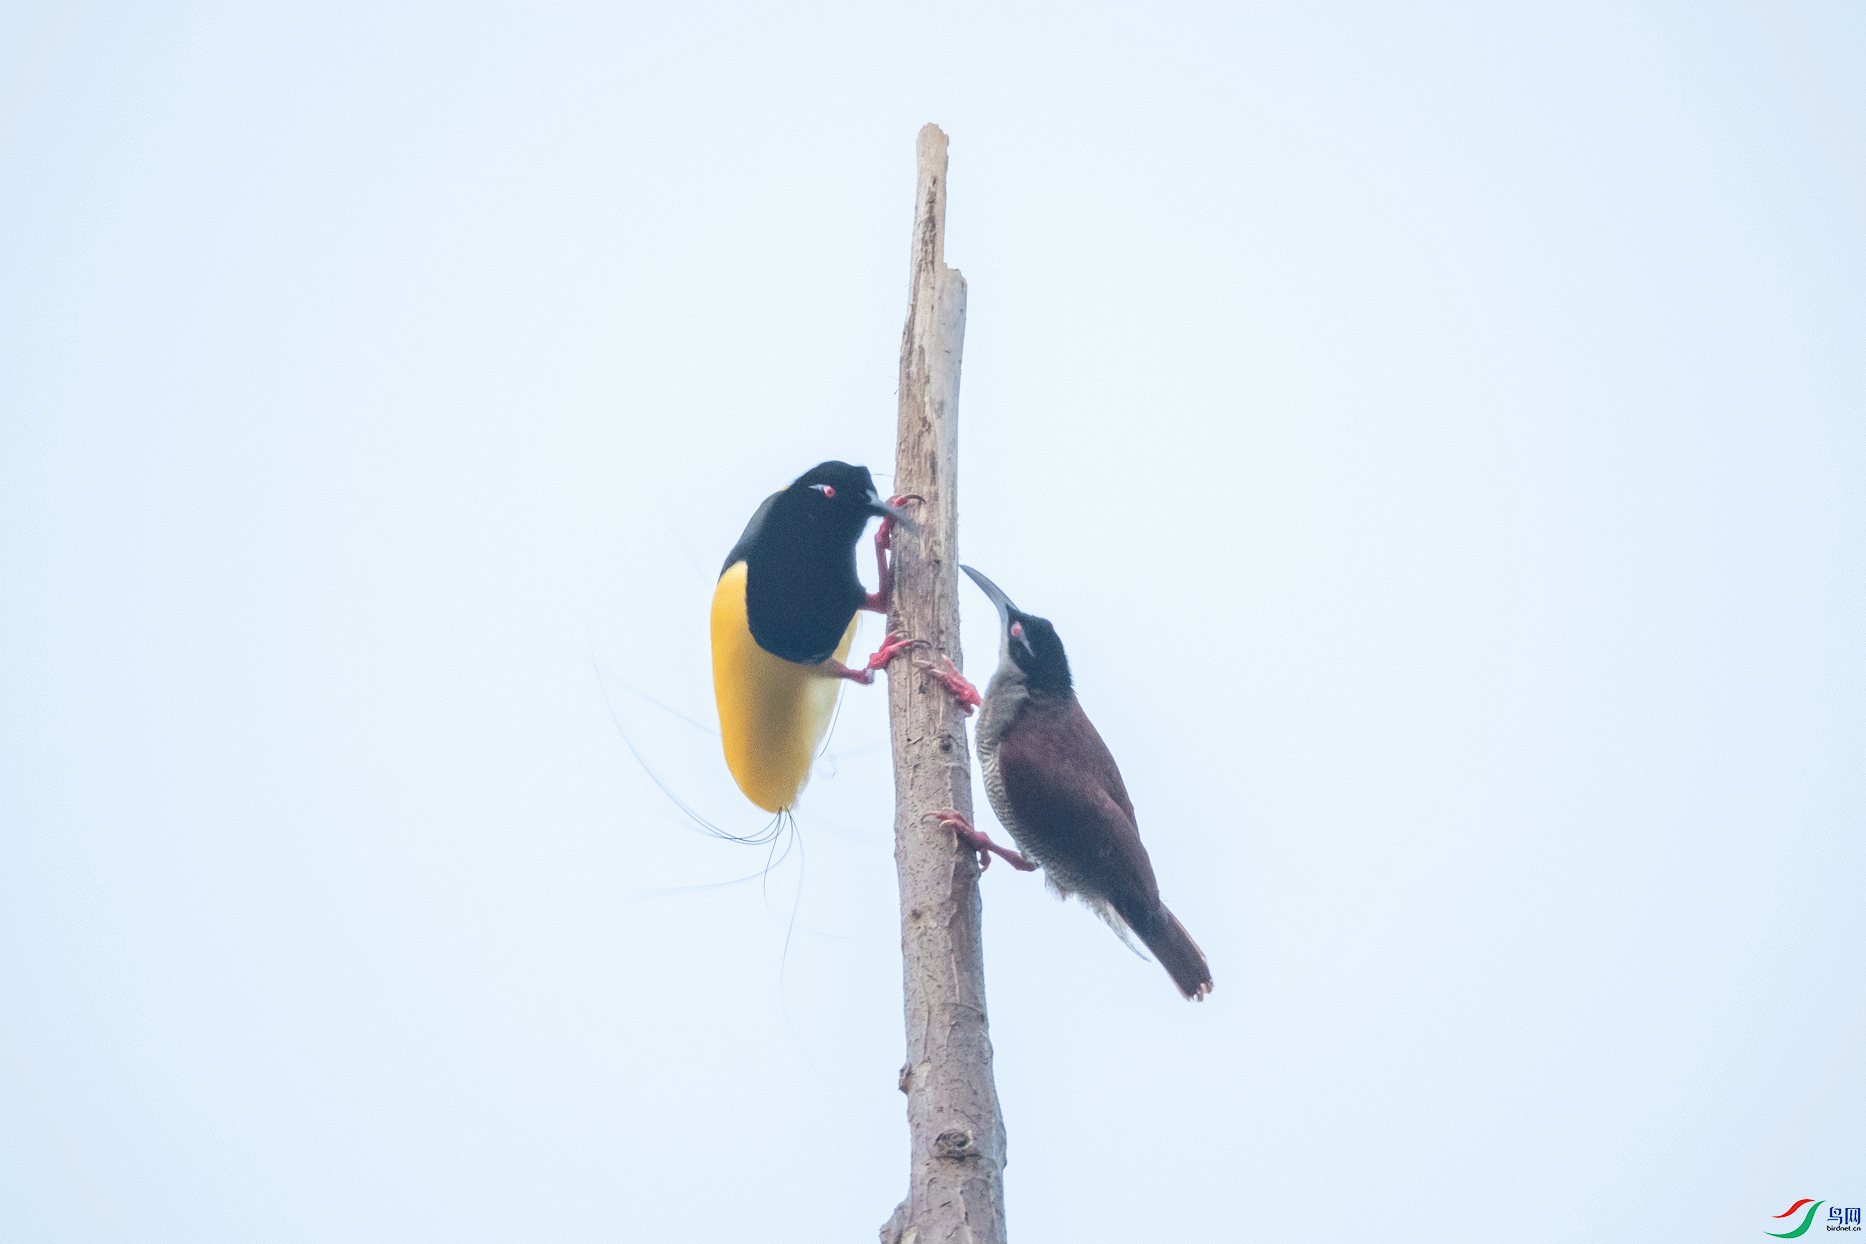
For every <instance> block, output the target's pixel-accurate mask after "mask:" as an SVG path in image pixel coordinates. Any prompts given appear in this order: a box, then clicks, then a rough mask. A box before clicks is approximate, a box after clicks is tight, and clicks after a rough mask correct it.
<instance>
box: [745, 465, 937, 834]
mask: <svg viewBox="0 0 1866 1244" xmlns="http://www.w3.org/2000/svg"><path fill="white" fill-rule="evenodd" d="M904 500H906V498H898V497H897V498H894V499H893V500H892V501H883V500H882V499H881V497H880V495H879V494H878V493H876V491H875V481H874V478H873V477H872V476H870V475H869V473H868V468H867V467H859V466H850V465H849V464H848V463H846V462H824V463H821V464H819V465H817V466H814V467H812V468H810V469H809V470H808V471H806V472H804V473H803V474H802V475H801V476H799V477H798V478H797V480H796V482H794V483H793V484H791V486H790V487H788V488H786V489H784V490H783V491H782V492H776V493H773V494H772V495H771V496H769V497H767V498H766V499H765V503H764V504H763V505H761V506H759V507H758V511H757V513H755V514H753V515H752V521H751V522H750V523H747V524H746V526H745V534H744V535H742V536H740V537H739V542H738V543H737V544H735V545H733V546H732V551H731V552H730V553H728V554H726V564H725V565H724V567H722V568H721V570H720V573H719V583H718V586H717V587H715V588H714V589H713V618H712V629H713V694H714V697H715V698H716V699H717V700H718V703H719V733H720V736H721V738H722V739H723V740H724V743H725V748H726V766H727V767H728V768H729V769H731V770H732V777H733V780H734V781H736V782H737V783H738V784H739V789H740V790H742V791H744V792H745V797H746V798H748V799H750V800H751V801H752V802H753V803H755V804H757V805H758V806H759V807H761V808H763V809H764V810H765V811H767V812H781V811H783V810H785V809H786V808H790V807H792V806H794V805H795V804H796V802H797V796H798V794H799V793H800V792H801V791H802V790H803V786H804V782H805V781H806V780H808V778H809V776H810V765H811V763H812V762H813V761H814V760H815V759H816V750H817V748H818V747H819V746H820V745H821V744H822V742H823V735H824V734H825V733H826V732H827V731H828V730H829V722H830V718H831V717H832V716H833V715H834V713H835V708H836V697H837V696H838V695H840V694H841V692H842V684H843V683H844V682H845V681H847V682H858V683H862V684H864V685H866V684H868V683H872V682H873V681H874V680H875V674H874V671H876V670H878V669H881V668H882V667H883V666H885V665H886V664H887V663H888V661H889V660H890V659H891V658H893V656H894V655H895V654H896V653H898V652H900V651H902V650H903V649H905V648H907V647H909V646H911V645H910V644H909V642H908V641H907V640H905V639H902V638H901V637H899V636H895V635H890V636H888V639H887V642H885V643H883V644H882V645H881V648H880V650H879V651H877V652H876V653H875V654H874V656H872V657H870V658H869V659H868V664H867V665H866V666H864V667H862V668H861V669H850V668H849V667H848V666H846V665H844V664H843V661H844V659H846V658H847V657H848V655H849V645H850V644H851V643H853V642H854V640H855V625H856V614H857V612H858V611H860V610H863V609H869V610H873V611H875V612H877V613H886V612H887V598H888V586H889V583H888V580H889V573H888V546H889V541H890V539H891V538H892V527H893V525H894V524H895V523H899V524H901V525H902V526H904V527H906V528H908V530H910V531H911V530H914V524H913V522H912V520H911V519H909V518H908V517H907V515H906V514H904V513H903V512H902V511H901V509H900V508H899V506H900V503H901V502H902V501H904ZM875 517H879V518H880V519H881V520H882V524H881V530H880V531H879V532H877V533H876V535H875V560H876V562H877V564H878V567H879V572H880V576H881V583H880V589H879V590H878V591H876V592H875V593H874V594H873V595H870V594H869V593H868V592H867V591H866V590H865V589H864V588H863V587H862V581H861V579H859V578H857V577H856V573H855V546H856V543H857V541H859V540H860V539H861V537H862V530H863V528H864V527H866V526H867V525H868V520H869V519H871V518H875Z"/></svg>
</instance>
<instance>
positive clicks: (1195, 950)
mask: <svg viewBox="0 0 1866 1244" xmlns="http://www.w3.org/2000/svg"><path fill="white" fill-rule="evenodd" d="M1160 915H1161V916H1162V917H1163V919H1160V920H1157V921H1154V922H1153V927H1151V928H1149V929H1146V930H1145V931H1142V930H1140V929H1135V930H1134V931H1135V932H1136V933H1139V934H1140V940H1141V941H1143V942H1145V943H1147V949H1148V950H1151V951H1152V952H1153V957H1154V958H1156V959H1158V960H1159V961H1160V966H1161V967H1163V968H1165V969H1166V973H1167V975H1168V976H1171V977H1172V978H1173V984H1175V985H1177V986H1179V992H1180V993H1183V994H1185V995H1186V997H1187V998H1188V999H1190V1000H1191V1001H1193V1002H1202V1001H1204V1000H1205V995H1206V994H1208V993H1210V992H1211V991H1212V970H1211V969H1210V968H1208V967H1206V966H1205V955H1204V953H1203V952H1201V951H1200V950H1199V944H1198V943H1197V942H1195V941H1193V940H1192V935H1191V934H1190V933H1188V932H1186V926H1185V925H1183V924H1181V923H1179V917H1178V916H1175V915H1174V914H1173V913H1172V912H1170V911H1168V910H1166V908H1165V907H1164V906H1162V907H1161V908H1160Z"/></svg>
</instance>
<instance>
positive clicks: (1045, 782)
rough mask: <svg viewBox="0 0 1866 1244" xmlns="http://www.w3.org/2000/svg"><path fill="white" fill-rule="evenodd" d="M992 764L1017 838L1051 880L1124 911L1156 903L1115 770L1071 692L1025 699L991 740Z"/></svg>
mask: <svg viewBox="0 0 1866 1244" xmlns="http://www.w3.org/2000/svg"><path fill="white" fill-rule="evenodd" d="M998 765H999V767H1000V770H1001V772H1002V774H1003V777H1004V791H1005V797H1006V798H1007V799H1008V800H1009V802H1010V804H1011V810H1012V812H1014V813H1015V814H1016V817H1017V830H1018V837H1019V840H1020V841H1022V840H1023V839H1024V838H1025V837H1026V836H1028V838H1029V849H1031V850H1033V851H1034V853H1035V854H1036V855H1037V856H1038V857H1039V858H1040V859H1041V860H1042V861H1043V866H1044V868H1045V869H1046V870H1047V871H1048V872H1049V873H1050V875H1051V876H1052V877H1053V878H1054V879H1055V880H1056V881H1057V882H1058V883H1059V884H1061V885H1062V886H1063V887H1064V888H1065V889H1071V890H1083V891H1086V892H1087V893H1089V894H1092V895H1096V896H1099V897H1101V898H1105V899H1107V900H1108V901H1109V902H1110V903H1112V904H1113V905H1114V907H1115V909H1116V910H1118V911H1120V912H1122V914H1123V916H1124V917H1125V916H1126V915H1127V912H1129V911H1130V910H1131V911H1134V912H1135V913H1136V914H1139V913H1142V912H1152V911H1153V910H1154V909H1155V908H1157V907H1158V906H1159V903H1160V887H1159V883H1158V882H1156V881H1155V880H1154V876H1153V863H1152V861H1150V860H1149V859H1148V858H1147V848H1145V847H1143V846H1141V845H1140V830H1139V828H1138V826H1137V824H1136V822H1135V819H1134V805H1133V803H1132V802H1131V801H1130V800H1129V799H1128V797H1127V785H1126V784H1125V783H1124V782H1122V781H1121V770H1120V769H1119V768H1117V767H1116V766H1115V763H1114V757H1113V756H1112V755H1110V754H1109V752H1108V745H1107V744H1106V743H1104V742H1102V741H1101V735H1100V734H1099V733H1097V732H1096V730H1095V726H1094V724H1093V723H1091V722H1090V721H1089V719H1088V714H1086V713H1084V712H1083V711H1082V705H1081V704H1080V702H1078V701H1077V700H1076V698H1075V697H1074V696H1073V695H1072V696H1070V697H1069V702H1068V703H1067V704H1066V705H1058V704H1054V703H1050V704H1045V703H1042V702H1041V701H1040V700H1038V699H1037V698H1036V697H1033V698H1032V701H1031V702H1029V703H1027V704H1026V706H1025V708H1024V711H1023V713H1022V714H1020V715H1019V717H1018V721H1017V724H1016V726H1015V728H1013V729H1010V730H1007V731H1006V732H1005V735H1004V740H1003V742H1001V743H1000V744H999V745H998ZM1130 919H1131V917H1130Z"/></svg>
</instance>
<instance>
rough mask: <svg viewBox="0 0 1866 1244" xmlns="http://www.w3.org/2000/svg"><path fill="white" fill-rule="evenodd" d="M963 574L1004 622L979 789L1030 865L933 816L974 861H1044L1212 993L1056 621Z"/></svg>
mask: <svg viewBox="0 0 1866 1244" xmlns="http://www.w3.org/2000/svg"><path fill="white" fill-rule="evenodd" d="M960 569H961V570H963V571H965V572H966V573H967V574H968V575H971V576H972V581H973V582H975V583H977V584H978V586H979V587H980V588H982V589H983V590H984V592H985V595H987V596H989V597H990V598H991V601H992V603H993V604H994V605H996V606H997V607H998V619H999V622H1000V624H1001V627H1000V640H1001V644H1000V648H999V652H998V670H997V673H995V674H993V675H992V676H991V683H990V685H989V686H987V687H986V689H985V697H984V701H983V703H984V711H983V713H982V714H981V715H980V716H979V719H978V760H979V765H980V766H981V767H982V768H983V769H984V771H985V792H986V794H988V795H989V796H990V797H991V809H992V811H994V812H996V813H997V814H998V820H999V821H1001V822H1003V824H1004V827H1005V828H1006V829H1008V830H1010V831H1011V837H1012V838H1013V839H1015V840H1016V842H1017V845H1018V846H1019V847H1020V848H1021V849H1022V850H1023V852H1024V853H1025V854H1026V855H1028V856H1029V857H1030V860H1035V861H1036V864H1032V863H1030V861H1029V860H1026V859H1025V858H1024V857H1023V856H1020V855H1019V854H1018V853H1017V852H1015V851H1006V850H1005V849H1004V848H1002V847H1000V846H998V845H997V844H996V843H994V842H992V841H991V840H990V839H989V838H987V837H985V835H983V834H981V833H979V832H978V831H977V830H975V829H973V828H972V826H971V825H969V824H967V823H966V821H965V819H964V818H963V817H961V816H960V815H959V814H958V813H956V812H944V813H940V814H939V819H940V821H941V822H942V823H944V824H946V825H948V826H949V827H950V828H952V829H953V831H954V832H955V833H957V834H958V835H959V836H960V838H961V839H962V840H963V841H964V842H966V843H967V845H969V846H971V847H972V848H973V849H974V850H976V851H977V852H978V853H979V861H980V867H981V868H982V867H983V866H984V865H985V864H986V863H989V862H990V859H991V856H990V855H989V854H987V852H996V853H997V854H999V855H1002V856H1003V857H1004V858H1005V859H1007V860H1009V861H1010V862H1011V863H1012V864H1013V865H1015V866H1016V867H1019V868H1025V869H1028V868H1034V867H1036V866H1037V865H1042V867H1043V874H1044V879H1045V880H1046V881H1047V882H1048V883H1049V886H1050V888H1051V889H1052V890H1054V891H1055V892H1056V893H1057V895H1058V896H1059V897H1061V896H1067V895H1069V894H1074V895H1076V896H1078V897H1079V898H1081V900H1082V901H1083V902H1084V903H1085V904H1087V905H1088V907H1089V909H1090V910H1092V911H1094V912H1095V914H1096V915H1098V916H1100V917H1101V918H1102V919H1103V920H1106V921H1107V922H1108V924H1109V926H1110V927H1111V928H1113V929H1114V931H1115V933H1116V935H1117V936H1119V937H1120V938H1121V940H1122V941H1124V942H1127V943H1128V945H1130V946H1132V945H1133V941H1132V939H1131V938H1130V937H1129V934H1130V932H1131V933H1132V935H1133V936H1134V937H1138V938H1139V939H1140V940H1141V941H1142V942H1143V943H1145V944H1146V947H1147V949H1149V950H1151V951H1152V952H1153V953H1154V956H1155V957H1156V958H1158V959H1159V961H1160V966H1162V967H1164V968H1165V969H1166V971H1167V974H1168V975H1169V976H1171V977H1172V978H1173V983H1174V984H1175V985H1177V986H1179V991H1180V992H1181V993H1183V994H1184V995H1185V996H1186V997H1188V998H1190V999H1193V1000H1194V1001H1198V1000H1202V999H1203V998H1204V997H1205V995H1206V994H1208V993H1210V992H1211V991H1212V973H1211V969H1210V968H1208V967H1207V966H1206V964H1205V956H1204V954H1203V953H1201V952H1200V950H1199V948H1198V946H1197V944H1195V943H1194V942H1193V940H1192V938H1191V936H1190V935H1189V934H1187V932H1186V929H1185V926H1184V925H1182V924H1180V923H1179V920H1178V919H1177V918H1176V917H1175V916H1174V915H1173V913H1172V912H1170V911H1168V910H1167V909H1166V904H1164V903H1162V902H1161V901H1160V886H1159V883H1158V882H1157V881H1155V880H1154V876H1153V863H1152V861H1151V860H1149V859H1148V858H1147V848H1146V847H1144V846H1142V845H1141V843H1140V828H1139V826H1138V825H1137V824H1136V822H1135V820H1134V804H1133V802H1132V801H1131V800H1129V799H1128V797H1127V786H1126V784H1124V783H1123V782H1122V781H1121V770H1120V769H1119V768H1117V767H1116V766H1115V763H1114V757H1113V756H1112V755H1110V754H1109V752H1108V745H1107V744H1106V743H1103V742H1102V741H1101V735H1100V734H1098V733H1096V730H1095V727H1094V725H1093V724H1092V723H1091V722H1090V721H1089V719H1088V715H1087V714H1086V713H1084V712H1083V711H1082V705H1081V703H1080V702H1079V701H1078V700H1077V699H1076V694H1075V685H1074V682H1073V680H1072V679H1071V677H1070V674H1069V659H1068V657H1066V656H1064V655H1063V643H1062V640H1060V639H1058V638H1057V637H1056V628H1055V627H1053V626H1051V625H1050V624H1049V622H1048V621H1047V620H1046V619H1043V618H1039V617H1035V616H1033V615H1031V614H1028V613H1025V612H1023V611H1022V610H1020V609H1019V608H1018V607H1017V606H1016V605H1014V604H1012V603H1011V599H1010V597H1008V596H1006V595H1005V594H1004V593H1003V592H1002V591H1000V590H999V589H998V585H997V584H995V583H993V582H992V581H991V580H990V579H987V578H986V577H985V576H984V575H982V574H980V573H978V571H976V570H974V569H972V568H971V567H970V566H961V567H960ZM922 667H923V668H928V669H931V667H930V666H927V665H925V664H924V663H922ZM932 672H933V673H934V675H935V677H937V678H939V679H940V681H942V682H944V683H945V684H946V685H947V687H948V688H949V689H950V690H951V691H952V692H953V694H955V695H956V696H958V697H959V698H960V699H961V700H963V701H966V702H967V703H968V705H969V704H977V703H979V699H978V692H977V690H976V689H975V688H973V687H972V686H971V685H970V684H969V683H966V682H965V680H964V679H963V678H961V677H959V675H958V674H957V673H955V672H953V671H952V669H951V666H950V664H948V666H947V667H946V669H945V670H944V671H941V670H932Z"/></svg>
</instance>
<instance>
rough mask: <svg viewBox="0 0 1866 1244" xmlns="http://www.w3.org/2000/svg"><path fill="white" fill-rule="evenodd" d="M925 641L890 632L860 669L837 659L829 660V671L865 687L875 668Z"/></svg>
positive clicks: (883, 665)
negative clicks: (850, 666)
mask: <svg viewBox="0 0 1866 1244" xmlns="http://www.w3.org/2000/svg"><path fill="white" fill-rule="evenodd" d="M925 642H926V640H924V639H909V638H907V636H905V635H901V634H890V635H889V636H888V637H887V639H885V640H884V641H882V644H881V647H879V648H877V649H875V654H874V655H873V656H871V657H869V658H868V664H867V665H864V666H863V667H862V668H861V669H859V670H858V669H850V668H849V667H848V666H846V665H844V664H842V663H841V662H839V661H831V662H830V663H829V671H830V673H832V674H834V675H835V676H836V677H838V678H846V679H848V680H849V681H850V682H854V683H860V684H861V685H862V686H864V687H866V686H869V685H871V684H872V683H873V682H874V681H875V671H876V670H878V669H882V668H884V667H885V666H886V665H887V663H888V662H889V661H892V660H893V659H894V658H895V657H897V656H899V655H900V654H901V653H903V652H905V651H907V650H908V649H909V648H912V647H915V646H917V645H919V644H923V643H925Z"/></svg>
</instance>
